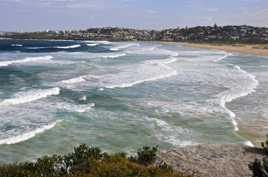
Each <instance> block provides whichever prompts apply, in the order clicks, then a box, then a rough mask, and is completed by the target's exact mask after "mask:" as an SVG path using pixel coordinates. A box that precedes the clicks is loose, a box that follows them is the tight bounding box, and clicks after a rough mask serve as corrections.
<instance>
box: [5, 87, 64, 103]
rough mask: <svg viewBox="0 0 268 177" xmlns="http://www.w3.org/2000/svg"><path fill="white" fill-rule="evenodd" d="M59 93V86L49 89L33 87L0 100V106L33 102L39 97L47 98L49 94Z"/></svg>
mask: <svg viewBox="0 0 268 177" xmlns="http://www.w3.org/2000/svg"><path fill="white" fill-rule="evenodd" d="M59 94H60V88H58V87H55V88H50V89H33V90H29V91H26V92H19V93H17V94H15V95H14V97H13V98H9V99H5V100H4V101H2V102H0V106H12V105H18V104H24V103H29V102H33V101H36V100H39V99H43V98H47V97H49V96H56V95H59Z"/></svg>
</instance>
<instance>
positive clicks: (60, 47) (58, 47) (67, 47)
mask: <svg viewBox="0 0 268 177" xmlns="http://www.w3.org/2000/svg"><path fill="white" fill-rule="evenodd" d="M79 47H81V45H80V44H76V45H70V46H57V47H53V48H57V49H75V48H79Z"/></svg>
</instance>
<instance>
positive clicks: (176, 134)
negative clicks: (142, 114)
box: [148, 118, 197, 147]
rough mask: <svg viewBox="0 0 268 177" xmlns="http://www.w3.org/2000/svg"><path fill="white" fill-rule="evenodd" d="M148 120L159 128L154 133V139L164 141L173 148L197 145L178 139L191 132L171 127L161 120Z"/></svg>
mask: <svg viewBox="0 0 268 177" xmlns="http://www.w3.org/2000/svg"><path fill="white" fill-rule="evenodd" d="M150 119H151V120H153V121H155V123H156V124H157V126H158V127H159V128H158V131H157V133H156V137H157V138H158V139H159V140H160V141H164V142H167V143H170V144H172V145H174V146H181V147H185V146H191V145H197V143H194V142H192V141H189V140H181V139H180V137H184V138H185V136H187V135H191V134H192V132H191V131H190V130H187V129H183V128H180V127H173V126H172V125H169V124H168V123H167V122H166V121H164V120H161V119H156V118H150ZM148 120H149V119H148ZM184 135H185V136H184Z"/></svg>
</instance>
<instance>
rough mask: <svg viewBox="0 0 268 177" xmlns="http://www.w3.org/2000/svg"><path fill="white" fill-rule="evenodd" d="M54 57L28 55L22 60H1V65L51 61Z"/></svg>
mask: <svg viewBox="0 0 268 177" xmlns="http://www.w3.org/2000/svg"><path fill="white" fill-rule="evenodd" d="M52 58H53V57H52V56H42V57H27V58H25V59H21V60H9V61H1V62H0V67H4V66H9V65H12V64H20V63H29V62H42V61H51V59H52Z"/></svg>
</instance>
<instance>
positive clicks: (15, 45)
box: [11, 44, 23, 47]
mask: <svg viewBox="0 0 268 177" xmlns="http://www.w3.org/2000/svg"><path fill="white" fill-rule="evenodd" d="M11 47H23V45H22V44H11Z"/></svg>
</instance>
